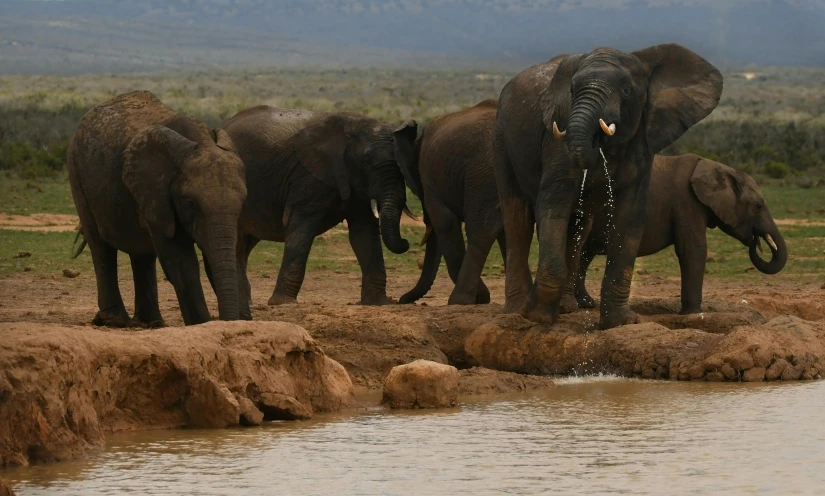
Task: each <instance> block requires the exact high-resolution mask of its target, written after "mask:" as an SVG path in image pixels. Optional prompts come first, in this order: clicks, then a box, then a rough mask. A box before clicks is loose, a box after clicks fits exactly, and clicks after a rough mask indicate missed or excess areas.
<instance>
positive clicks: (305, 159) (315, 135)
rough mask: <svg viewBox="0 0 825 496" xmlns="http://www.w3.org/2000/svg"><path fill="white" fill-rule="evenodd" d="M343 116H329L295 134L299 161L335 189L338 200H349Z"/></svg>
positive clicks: (345, 135)
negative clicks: (339, 197)
mask: <svg viewBox="0 0 825 496" xmlns="http://www.w3.org/2000/svg"><path fill="white" fill-rule="evenodd" d="M344 124H345V122H344V117H342V116H339V115H330V116H327V117H324V118H323V119H321V120H319V121H318V122H315V123H313V124H310V125H309V126H307V127H305V128H303V129H302V130H301V131H299V132H298V134H296V135H295V140H294V146H295V154H296V155H297V157H298V160H299V161H300V162H301V165H303V166H304V167H305V168H306V169H307V170H308V171H309V172H310V173H311V174H312V175H313V176H315V178H316V179H318V180H319V181H321V182H322V183H324V184H326V185H327V186H330V187H332V188H335V189H337V190H338V194H339V195H340V196H341V199H342V200H344V201H346V200H348V199H349V197H350V185H349V174H348V173H347V162H346V160H345V158H344V154H345V152H346V149H347V134H346V132H345V131H344Z"/></svg>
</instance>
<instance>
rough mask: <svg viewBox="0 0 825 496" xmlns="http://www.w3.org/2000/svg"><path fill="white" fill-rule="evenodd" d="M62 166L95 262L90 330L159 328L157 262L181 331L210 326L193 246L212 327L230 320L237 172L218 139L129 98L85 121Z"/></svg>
mask: <svg viewBox="0 0 825 496" xmlns="http://www.w3.org/2000/svg"><path fill="white" fill-rule="evenodd" d="M67 165H68V169H69V183H70V184H71V188H72V197H73V198H74V203H75V206H76V207H77V213H78V215H79V216H80V224H81V230H82V234H83V237H84V239H85V242H86V243H87V244H88V246H89V250H90V251H91V253H92V260H93V262H94V268H95V278H96V279H97V300H98V306H99V311H98V313H97V316H96V317H95V319H94V323H95V324H96V325H108V326H115V327H124V326H131V325H142V326H162V325H163V319H162V318H161V315H160V310H159V308H158V287H157V286H158V284H157V276H156V269H155V262H156V260H157V259H158V258H160V264H161V267H162V268H163V271H164V273H165V274H166V277H167V279H169V282H171V283H172V285H173V286H174V287H175V292H176V293H177V296H178V302H179V303H180V310H181V313H182V314H183V320H184V322H185V323H186V324H187V325H190V324H199V323H202V322H206V321H208V320H209V319H210V316H209V311H208V309H207V307H206V300H205V299H204V296H203V289H202V288H201V282H200V267H199V265H198V257H197V255H196V254H195V248H194V245H193V243H197V245H198V247H199V248H200V249H201V250H202V251H203V255H204V260H205V261H206V262H208V263H209V265H211V266H212V268H213V271H214V274H215V278H214V280H213V285H214V287H215V292H216V294H217V297H218V312H219V314H220V318H221V319H223V320H236V319H238V315H239V314H238V305H239V301H238V277H237V270H236V262H235V245H236V243H237V228H238V217H239V216H240V213H241V206H242V205H243V203H244V200H245V199H246V184H245V179H244V168H243V163H242V162H241V159H240V157H239V156H238V154H237V153H236V152H235V148H234V146H233V144H232V140H231V139H230V138H229V136H228V135H227V134H226V133H225V132H223V131H217V132H213V131H211V130H210V129H209V128H208V127H207V126H206V124H204V123H203V122H201V121H197V120H195V119H190V118H188V117H184V116H181V115H178V114H177V113H175V112H174V111H173V110H172V109H170V108H168V107H166V106H165V105H163V104H162V103H161V102H160V101H159V100H158V99H157V98H155V96H154V95H152V94H151V93H149V92H147V91H137V92H133V93H127V94H124V95H120V96H118V97H116V98H114V99H112V100H110V101H108V102H106V103H104V104H102V105H100V106H97V107H95V108H93V109H92V110H90V111H89V112H88V113H87V114H86V115H85V116H84V117H83V119H82V120H81V121H80V124H79V125H78V127H77V131H76V132H75V135H74V137H73V138H72V141H71V144H70V146H69V152H68V157H67ZM81 249H82V247H81ZM118 250H120V251H123V252H126V253H128V254H129V258H130V259H131V262H132V275H133V277H134V283H135V315H134V320H131V319H130V318H129V315H128V314H127V313H126V309H125V307H124V305H123V299H122V298H121V295H120V290H119V289H118V281H117V252H118ZM78 253H79V252H78Z"/></svg>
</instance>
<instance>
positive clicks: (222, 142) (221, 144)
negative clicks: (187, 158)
mask: <svg viewBox="0 0 825 496" xmlns="http://www.w3.org/2000/svg"><path fill="white" fill-rule="evenodd" d="M212 139H213V140H214V141H215V144H216V145H218V148H220V149H221V150H226V151H228V152H234V153H238V150H237V149H235V144H234V143H232V138H230V137H229V134H227V133H226V131H224V130H223V129H215V130H214V131H212Z"/></svg>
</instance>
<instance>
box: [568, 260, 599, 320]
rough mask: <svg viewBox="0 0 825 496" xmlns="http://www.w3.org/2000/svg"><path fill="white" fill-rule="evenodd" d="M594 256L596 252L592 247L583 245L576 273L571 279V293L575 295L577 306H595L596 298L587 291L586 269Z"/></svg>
mask: <svg viewBox="0 0 825 496" xmlns="http://www.w3.org/2000/svg"><path fill="white" fill-rule="evenodd" d="M595 256H596V252H595V250H594V249H593V248H592V247H589V246H587V245H585V247H584V249H583V250H582V254H581V257H580V258H579V268H578V269H576V275H575V277H574V279H573V288H574V289H573V294H574V295H575V297H576V302H577V303H578V305H579V308H596V300H594V299H593V297H592V296H590V293H588V292H587V286H586V284H585V283H586V282H587V269H589V268H590V263H591V262H592V261H593V258H594V257H595Z"/></svg>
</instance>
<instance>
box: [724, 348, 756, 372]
mask: <svg viewBox="0 0 825 496" xmlns="http://www.w3.org/2000/svg"><path fill="white" fill-rule="evenodd" d="M730 366H731V367H733V369H734V370H738V371H741V370H748V369H749V368H752V367H753V366H754V363H753V357H752V356H751V355H750V353H748V352H747V351H742V352H741V353H739V354H738V355H735V356H733V357H731V359H730Z"/></svg>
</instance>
